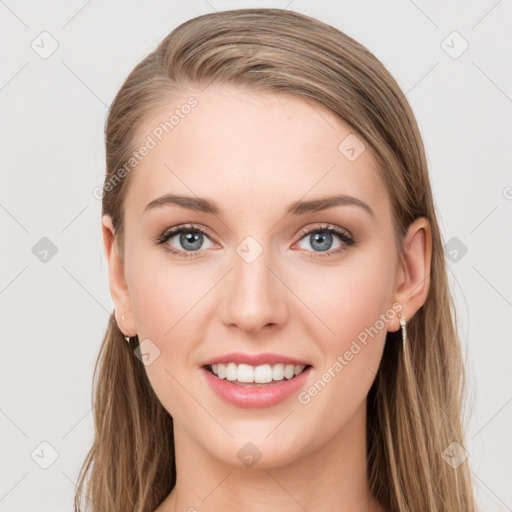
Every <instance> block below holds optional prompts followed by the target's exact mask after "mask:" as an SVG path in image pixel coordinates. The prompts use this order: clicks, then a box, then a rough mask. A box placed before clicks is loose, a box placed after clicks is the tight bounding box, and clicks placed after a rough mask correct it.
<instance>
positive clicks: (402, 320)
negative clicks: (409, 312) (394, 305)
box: [398, 313, 407, 350]
mask: <svg viewBox="0 0 512 512" xmlns="http://www.w3.org/2000/svg"><path fill="white" fill-rule="evenodd" d="M398 318H400V326H401V328H402V345H403V349H404V350H405V345H406V344H407V327H406V326H407V321H406V319H405V316H404V315H402V314H401V313H398Z"/></svg>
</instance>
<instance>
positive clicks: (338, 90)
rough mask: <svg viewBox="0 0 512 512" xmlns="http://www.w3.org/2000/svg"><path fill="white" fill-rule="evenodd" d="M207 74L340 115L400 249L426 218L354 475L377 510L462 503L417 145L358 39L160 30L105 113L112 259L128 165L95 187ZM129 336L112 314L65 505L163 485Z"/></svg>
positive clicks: (161, 424)
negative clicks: (416, 298)
mask: <svg viewBox="0 0 512 512" xmlns="http://www.w3.org/2000/svg"><path fill="white" fill-rule="evenodd" d="M211 83H214V84H227V85H231V86H235V87H239V88H244V89H247V90H250V91H252V92H256V93H257V92H261V93H265V92H268V93H282V94H286V95H293V96H295V97H298V98H301V99H303V100H305V101H309V102H314V104H316V105H319V106H323V107H325V108H327V109H328V110H329V111H331V112H332V113H333V114H334V115H335V116H336V117H337V118H339V119H340V120H341V121H343V122H345V123H347V124H348V125H349V126H350V127H351V130H352V131H353V132H354V133H356V134H357V136H358V137H360V138H361V139H362V140H364V141H365V144H367V145H368V146H369V147H370V148H371V150H372V151H373V154H374V156H375V158H376V161H377V162H378V166H379V169H378V171H379V173H380V174H381V175H382V177H383V179H384V181H385V184H386V189H387V191H388V193H389V197H390V199H391V204H392V216H393V225H394V230H395V235H396V236H395V242H396V246H397V249H398V254H399V256H400V257H401V258H403V240H404V237H405V234H406V232H407V228H408V227H409V225H410V224H411V223H412V222H413V221H414V220H415V219H417V218H419V217H425V218H427V219H428V221H429V223H430V226H431V234H432V257H431V270H430V285H429V290H428V295H427V297H426V300H425V302H424V304H423V305H422V307H421V308H420V309H419V310H418V311H417V313H416V314H415V315H414V316H413V317H412V318H411V319H410V320H409V322H408V324H407V335H408V342H407V348H406V350H403V347H402V343H401V339H400V331H396V332H388V333H387V335H386V336H387V338H386V344H385V348H384V352H383V355H382V360H381V364H380V367H379V370H378V373H377V375H376V378H375V381H374V382H373V384H372V386H371V388H370V391H369V393H368V397H367V464H368V479H369V485H370V489H371V492H372V493H373V495H374V496H375V497H376V498H377V500H378V501H379V502H380V503H381V504H382V505H383V506H384V507H385V508H386V510H388V511H397V512H406V511H407V512H411V511H413V512H424V511H426V510H428V511H430V512H441V511H461V510H464V511H465V512H473V511H475V510H476V504H475V501H474V497H473V489H472V482H471V472H470V469H469V466H468V463H467V462H464V463H462V464H461V465H460V466H458V467H457V468H456V469H454V468H452V467H451V466H450V465H449V464H447V463H446V462H445V461H444V459H443V451H444V450H445V449H446V448H447V447H448V446H449V445H450V444H451V443H454V442H455V443H458V444H459V445H460V446H461V447H464V445H465V442H464V430H463V419H462V417H461V414H462V412H463V405H464V400H465V396H464V389H465V374H464V360H463V358H462V353H461V346H460V341H459V334H458V332H457V319H456V311H455V307H454V303H453V298H452V296H451V294H450V289H449V284H448V279H447V269H446V261H445V255H444V250H443V241H442V236H441V233H440V228H439V224H438V221H437V217H436V211H435V205H434V201H433V196H432V191H431V186H430V181H429V173H428V167H427V162H426V157H425V150H424V146H423V142H422V139H421V136H420V132H419V129H418V126H417V123H416V120H415V118H414V115H413V113H412V109H411V107H410V106H409V104H408V102H407V100H406V98H405V95H404V94H403V93H402V91H401V90H400V87H399V86H398V84H397V83H396V81H395V80H394V79H393V77H392V76H391V74H390V73H389V72H388V71H387V70H386V69H385V67H384V66H383V64H382V63H381V62H380V61H379V60H378V59H377V58H376V57H375V56H374V55H373V54H372V53H371V52H370V51H369V50H368V49H366V48H365V47H364V46H362V45H361V44H360V43H358V42H357V41H355V40H354V39H352V38H350V37H349V36H348V35H346V34H344V33H343V32H341V31H339V30H337V29H336V28H334V27H332V26H330V25H327V24H325V23H323V22H321V21H318V20H316V19H314V18H311V17H308V16H305V15H303V14H299V13H296V12H292V11H288V10H281V9H237V10H230V11H222V12H215V13H212V14H207V15H203V16H199V17H196V18H194V19H191V20H189V21H186V22H185V23H183V24H181V25H180V26H178V27H177V28H176V29H174V30H173V31H172V32H171V33H170V34H169V35H167V36H166V37H165V38H164V39H163V40H162V41H161V43H160V44H159V45H158V47H157V48H156V50H154V51H153V52H151V53H149V55H147V56H146V57H145V58H144V59H143V60H142V61H141V62H140V63H139V64H138V65H137V66H136V67H135V68H134V69H133V71H132V72H131V73H130V74H129V76H128V77H127V78H126V80H125V82H124V83H123V85H122V87H121V88H120V90H119V92H118V93H117V95H116V97H115V99H114V101H113V103H112V105H111V107H110V110H109V114H108V118H107V122H106V127H105V138H106V176H105V185H104V187H103V189H104V190H103V196H102V215H103V214H108V215H110V217H111V218H112V223H113V226H114V229H115V243H116V244H118V248H119V251H120V252H121V255H122V251H123V200H124V197H125V196H126V191H127V189H128V187H129V184H130V174H129V173H128V174H126V176H124V179H122V180H119V181H118V183H117V184H116V186H114V187H111V186H110V187H107V186H106V185H107V184H108V183H112V180H113V178H115V177H116V172H119V169H120V168H121V167H122V166H123V164H125V163H126V162H127V161H128V160H129V159H130V157H131V156H132V153H133V151H134V149H135V148H136V142H137V141H138V140H139V138H140V133H139V132H138V130H140V127H141V125H142V123H143V122H144V121H145V120H147V119H149V118H150V116H151V115H154V114H155V113H156V112H158V109H159V108H162V107H163V106H164V105H166V104H168V100H169V99H170V98H172V97H173V94H177V93H180V92H181V93H182V92H185V91H191V90H192V91H193V90H194V88H196V89H197V88H201V89H202V88H205V87H207V86H208V85H209V84H211ZM192 115H193V114H192ZM185 122H186V121H185ZM135 343H138V338H137V337H136V338H135ZM130 346H131V349H130V348H128V347H127V346H126V341H125V340H124V338H123V334H122V332H121V331H120V330H119V327H118V325H117V323H116V321H115V317H114V313H112V314H111V315H110V318H109V323H108V327H107V331H106V334H105V337H104V339H103V342H102V345H101V348H100V351H99V355H98V360H97V361H96V365H95V368H94V377H93V380H94V389H93V408H94V425H95V436H94V439H93V443H92V447H91V448H90V450H89V452H88V454H87V457H86V459H85V461H84V463H83V466H82V467H81V470H80V474H79V482H78V485H77V490H76V495H75V510H78V511H80V510H88V509H89V506H90V507H91V510H93V511H101V512H107V511H109V512H110V511H111V512H119V511H121V510H133V511H135V512H153V511H154V510H155V509H156V508H157V507H158V505H159V504H160V503H161V502H162V501H163V500H164V499H165V498H166V497H167V496H168V494H169V493H170V492H171V491H172V489H173V488H174V486H175V483H176V464H175V452H174V441H173V421H172V418H171V416H170V414H169V413H168V412H167V411H166V410H165V409H164V407H163V406H162V404H161V403H160V402H159V400H158V398H157V396H156V395H155V393H154V391H153V389H152V387H151V385H150V383H149V380H148V378H147V375H146V372H145V368H144V365H143V364H141V362H140V360H139V359H138V358H137V357H134V354H133V348H134V345H133V340H132V343H131V344H130ZM82 498H85V499H86V501H87V503H86V507H87V508H85V509H84V508H82V505H81V502H82Z"/></svg>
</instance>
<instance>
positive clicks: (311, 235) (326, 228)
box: [299, 224, 355, 258]
mask: <svg viewBox="0 0 512 512" xmlns="http://www.w3.org/2000/svg"><path fill="white" fill-rule="evenodd" d="M301 237H302V238H301V240H299V243H300V241H302V240H305V241H306V242H307V244H308V245H309V247H306V249H307V250H310V251H311V252H312V253H313V254H312V256H313V257H314V258H326V257H330V256H334V255H336V254H340V253H342V252H343V251H345V250H346V249H347V248H348V247H350V246H352V245H354V244H355V242H354V239H353V238H352V237H351V236H350V235H349V234H348V233H347V232H346V231H345V230H342V229H340V228H338V227H335V226H331V225H328V224H326V225H323V226H319V227H316V228H313V229H310V230H308V231H305V232H302V233H301ZM336 239H337V240H336ZM333 243H335V247H332V245H333ZM301 249H303V248H301ZM322 253H325V254H322Z"/></svg>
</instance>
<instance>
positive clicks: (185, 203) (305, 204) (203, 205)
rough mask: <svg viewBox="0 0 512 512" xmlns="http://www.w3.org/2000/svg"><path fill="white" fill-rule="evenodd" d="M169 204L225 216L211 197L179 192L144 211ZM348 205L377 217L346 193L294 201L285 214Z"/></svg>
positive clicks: (302, 213)
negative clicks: (180, 193) (186, 194)
mask: <svg viewBox="0 0 512 512" xmlns="http://www.w3.org/2000/svg"><path fill="white" fill-rule="evenodd" d="M168 205H177V206H181V207H182V208H187V209H189V210H194V211H198V212H203V213H209V214H212V215H217V216H218V217H223V215H224V214H223V212H222V209H221V208H220V206H219V205H218V204H217V203H216V202H215V201H213V200H211V199H206V198H204V197H192V196H183V195H178V194H166V195H164V196H162V197H159V198H157V199H154V200H153V201H151V202H150V203H149V204H148V205H147V206H146V208H144V212H146V211H148V210H152V209H154V208H159V207H162V206H168ZM346 205H350V206H359V207H360V208H362V209H363V210H365V211H366V212H367V213H368V214H369V215H370V216H372V217H374V218H375V214H374V212H373V210H372V209H371V208H370V206H369V205H368V204H367V203H365V202H364V201H362V200H361V199H358V198H357V197H353V196H349V195H346V194H338V195H335V196H325V197H320V198H317V199H311V200H308V201H294V202H293V203H291V204H289V205H288V206H287V207H286V209H285V213H284V216H287V215H305V214H306V213H314V212H319V211H322V210H326V209H328V208H333V207H335V206H346Z"/></svg>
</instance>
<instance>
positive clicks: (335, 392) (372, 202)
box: [123, 85, 398, 467]
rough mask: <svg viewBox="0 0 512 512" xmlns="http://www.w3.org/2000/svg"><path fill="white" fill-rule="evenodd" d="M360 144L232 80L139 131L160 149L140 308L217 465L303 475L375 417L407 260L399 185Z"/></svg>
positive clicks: (144, 207)
mask: <svg viewBox="0 0 512 512" xmlns="http://www.w3.org/2000/svg"><path fill="white" fill-rule="evenodd" d="M190 96H193V97H194V98H195V100H196V101H197V104H196V105H195V106H194V107H193V108H190V109H186V111H187V112H189V113H188V114H186V115H185V114H183V115H182V117H181V116H180V117H179V122H177V123H176V124H175V125H174V126H173V128H172V131H170V130H169V133H165V131H163V133H161V132H162V128H161V127H160V131H159V130H158V129H156V127H158V126H159V123H161V122H165V121H166V120H169V117H170V115H172V113H173V111H174V110H175V109H176V108H178V109H179V108H180V105H183V104H185V103H186V102H187V99H188V98H189V97H190ZM351 133H352V131H351V129H350V127H349V126H348V125H346V124H344V123H342V122H340V121H339V120H337V119H336V118H335V117H334V115H333V114H331V113H330V112H329V111H327V110H326V109H323V108H322V107H320V106H318V105H315V104H313V103H311V102H306V101H304V100H301V99H297V98H294V97H291V96H286V95H270V94H261V93H248V92H242V91H241V90H237V89H234V88H231V87H227V86H214V85H211V86H210V87H208V88H207V89H206V90H205V91H204V92H201V91H198V90H194V91H191V92H190V94H188V93H187V94H184V95H183V97H176V98H174V99H173V101H170V102H169V104H168V106H167V107H166V108H162V109H161V110H159V111H158V112H156V113H155V114H154V116H153V117H151V119H148V120H147V122H146V123H145V124H144V126H142V127H141V129H140V130H139V133H138V135H139V138H140V141H142V142H144V141H145V140H146V141H147V140H148V139H147V137H148V136H150V137H151V139H152V140H153V141H154V142H155V143H156V144H155V147H152V148H151V149H150V151H149V152H148V154H147V156H145V157H144V158H143V159H142V161H141V162H140V163H139V164H138V165H137V167H136V168H135V169H134V170H133V171H132V175H131V176H130V180H131V182H130V187H129V189H128V193H127V196H126V199H125V203H124V204H125V248H124V249H125V260H124V278H125V280H126V286H127V293H128V294H129V297H128V303H127V304H128V305H127V309H126V310H125V311H123V314H125V315H126V318H127V322H130V321H131V322H132V324H133V326H134V327H135V329H134V331H135V332H136V333H137V334H138V336H139V341H140V342H141V344H142V347H143V350H142V352H146V353H147V354H149V355H147V357H146V359H147V364H146V366H145V369H146V371H147V375H148V377H149V380H150V382H151V385H152V387H153V389H154V391H155V393H156V395H157V396H158V398H159V400H160V401H161V403H162V404H163V406H164V407H165V408H166V410H167V411H168V412H169V413H170V414H171V416H172V417H173V419H174V424H175V430H176V431H179V432H181V435H183V436H185V435H186V436H187V438H188V439H189V440H190V441H191V442H193V443H195V445H196V446H197V447H199V448H200V449H201V450H204V452H205V453H209V454H211V455H212V456H213V457H215V458H216V459H217V460H220V461H223V462H225V463H229V464H235V465H242V464H244V461H243V460H242V459H243V456H244V455H245V452H244V450H245V451H246V452H247V454H248V455H251V453H250V452H251V450H254V451H255V453H258V452H259V453H260V454H261V455H262V458H261V462H260V465H263V466H267V467H273V466H276V465H281V464H286V463H289V462H292V461H293V460H296V459H298V458H299V457H301V456H303V455H305V454H307V453H308V452H310V451H312V450H314V449H315V448H318V447H319V446H321V445H328V444H329V443H330V442H333V440H335V439H336V438H337V436H339V435H340V434H341V433H342V432H343V431H344V429H347V428H348V426H349V425H350V424H351V422H353V421H354V419H355V418H356V417H361V414H364V408H365V403H366V396H367V394H368V391H369V389H370V386H371V384H372V382H373V380H374V378H375V374H376V372H377V369H378V366H379V362H380V359H381V355H382V351H383V347H384V342H385V337H386V332H387V330H388V327H389V325H388V324H387V323H386V322H387V320H389V319H392V318H394V319H395V320H394V321H395V322H396V317H397V308H396V303H395V296H394V291H395V281H396V276H397V262H398V259H397V254H396V251H395V241H394V238H393V226H392V220H391V205H390V200H389V197H388V194H387V192H386V189H385V185H384V182H383V181H382V178H381V177H380V176H379V174H378V172H377V170H376V168H377V165H376V162H375V160H374V158H373V156H372V153H371V151H370V148H369V147H368V146H366V147H365V148H363V146H361V141H360V140H358V139H356V138H355V135H354V134H352V135H351ZM155 134H159V135H160V138H161V140H159V137H158V136H157V135H155ZM347 137H349V138H348V139H346V138H347ZM340 144H341V145H340ZM151 145H152V144H151ZM351 148H353V150H352V149H351ZM167 195H169V196H168V198H167V199H169V200H168V201H165V200H164V199H160V198H163V197H165V196H167ZM170 195H172V196H174V199H172V198H170ZM182 196H186V197H189V198H190V199H183V198H181V199H180V197H182ZM326 198H337V199H332V201H331V202H326V203H324V204H321V203H320V202H318V200H320V199H326ZM340 198H341V199H340ZM158 199H160V201H156V200H158ZM299 203H304V204H299ZM393 304H395V307H393ZM389 330H395V329H389ZM135 332H132V333H131V334H132V335H133V334H135ZM207 363H211V365H210V366H205V365H206V364H207ZM222 363H225V364H226V368H225V369H223V368H222ZM228 363H231V364H228ZM236 363H239V364H238V365H237V364H236ZM281 363H282V365H281ZM287 367H288V369H287ZM290 367H291V368H292V369H291V370H290ZM213 370H216V371H217V373H218V374H219V376H215V375H213V374H212V373H211V371H213ZM301 370H302V373H299V372H301ZM224 371H226V372H227V378H226V377H225V378H223V379H222V378H220V377H222V376H223V374H224ZM283 372H284V373H285V376H284V377H283ZM289 372H291V373H289ZM295 373H297V374H298V375H297V376H293V377H292V375H295ZM255 376H256V379H257V380H258V381H260V382H259V384H260V385H258V383H254V382H253V383H249V382H246V383H243V382H240V381H250V380H251V379H254V378H255ZM233 378H235V380H229V379H233ZM269 378H270V379H272V382H270V383H268V382H266V381H268V380H269ZM276 381H277V382H276ZM277 425H279V427H278V428H276V426H277ZM249 442H250V443H252V445H254V446H255V447H256V448H257V451H256V450H255V449H254V447H252V446H250V445H248V444H247V443H249ZM237 454H238V455H237Z"/></svg>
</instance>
